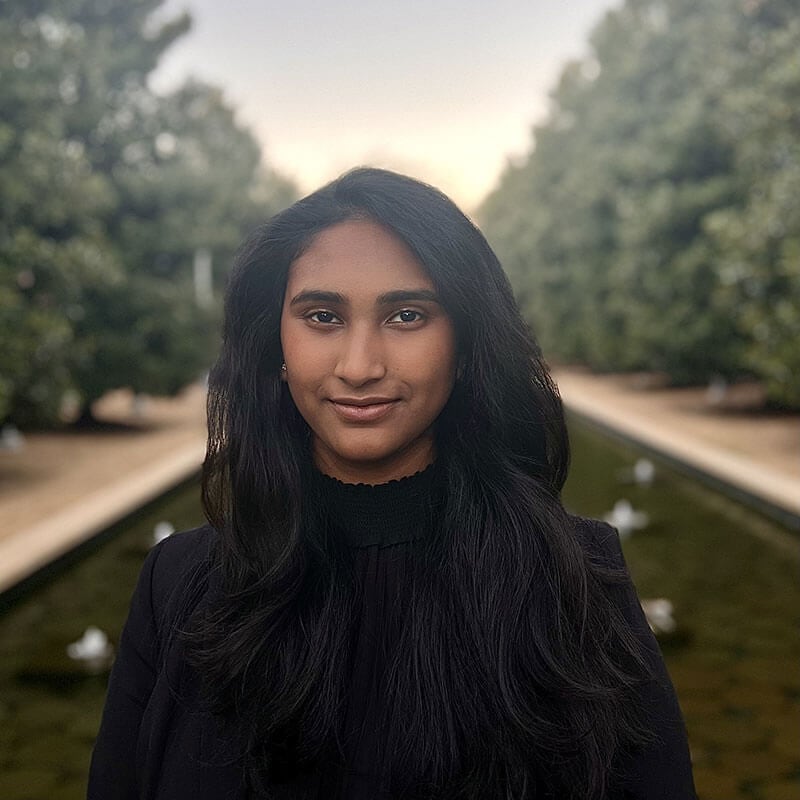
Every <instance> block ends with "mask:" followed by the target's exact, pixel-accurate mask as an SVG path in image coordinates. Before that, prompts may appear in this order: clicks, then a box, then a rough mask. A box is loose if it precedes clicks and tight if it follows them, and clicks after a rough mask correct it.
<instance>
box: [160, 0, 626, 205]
mask: <svg viewBox="0 0 800 800" xmlns="http://www.w3.org/2000/svg"><path fill="white" fill-rule="evenodd" d="M618 4H619V0H617V1H616V2H615V0H566V1H565V0H494V2H489V0H457V1H456V0H425V1H424V2H423V1H422V0H403V2H399V1H396V2H389V0H372V1H371V2H364V0H352V1H351V2H331V1H330V0H328V2H324V1H323V0H317V2H311V1H310V0H295V1H294V2H287V0H283V2H275V0H261V2H258V0H226V2H220V0H168V1H167V3H166V4H165V6H164V12H165V13H166V14H167V15H171V14H172V13H174V12H178V11H181V10H188V11H189V12H190V14H191V15H192V17H193V20H194V26H193V29H192V31H191V32H190V33H189V34H188V35H187V36H185V37H184V38H183V39H182V40H180V41H179V42H177V43H176V44H175V45H173V47H172V48H171V49H170V50H169V51H168V53H167V55H166V56H165V58H164V61H163V62H162V64H161V66H160V67H159V70H158V72H157V74H156V76H155V81H154V85H155V86H156V88H159V89H167V88H169V87H170V86H173V85H175V84H176V83H177V82H179V81H181V80H182V79H183V78H185V77H187V76H189V75H195V76H197V77H200V78H203V79H205V80H208V81H211V82H213V83H215V84H217V85H220V86H222V87H223V88H224V89H225V95H226V97H227V99H228V100H229V101H230V102H231V103H233V105H234V106H235V107H236V108H237V109H238V110H239V118H240V119H241V121H242V122H244V123H246V124H247V125H248V126H249V127H250V128H251V129H252V130H253V132H254V133H255V134H256V136H257V137H258V138H259V140H260V141H261V142H262V144H263V147H264V151H265V155H266V158H267V160H268V161H269V162H270V163H271V164H273V165H274V166H275V167H276V168H277V169H279V170H280V171H281V172H283V173H284V174H286V175H288V176H289V177H292V178H294V179H295V180H296V181H297V183H298V184H299V186H300V188H301V189H302V190H304V191H310V190H312V189H314V188H316V187H317V186H319V185H321V184H322V183H324V182H325V181H327V180H330V179H331V178H333V177H335V176H336V175H338V174H339V173H340V172H342V171H344V170H345V169H348V168H349V167H351V166H355V165H357V164H375V165H378V166H385V167H390V168H394V169H399V170H401V171H404V172H408V173H410V174H412V175H415V176H417V177H420V178H423V179H425V180H428V181H430V182H432V183H434V184H436V185H438V186H439V187H440V188H441V189H443V190H444V191H445V192H447V193H448V194H450V195H451V196H452V197H453V199H455V200H456V201H457V202H459V203H460V204H462V205H463V206H464V208H465V209H467V210H472V209H473V208H474V207H475V206H476V205H477V204H478V203H479V202H480V200H481V198H482V197H483V196H484V195H485V194H486V192H487V191H489V189H491V187H492V186H493V184H494V183H495V181H496V179H497V177H498V175H499V174H500V172H501V170H502V168H503V166H504V164H505V162H506V159H507V158H508V157H509V156H511V157H513V156H515V155H520V154H522V153H524V152H526V150H527V149H528V147H529V144H530V128H531V125H532V124H533V123H534V122H536V121H538V120H540V119H541V118H542V116H543V115H544V114H545V112H546V110H547V103H548V92H549V91H550V90H551V89H552V88H553V86H554V84H555V81H556V80H557V78H558V75H559V73H560V71H561V68H562V66H563V65H564V63H565V62H566V61H567V60H569V59H572V58H576V57H580V56H582V55H584V54H585V53H586V48H587V37H588V34H589V32H590V30H591V29H592V27H594V25H595V24H596V23H597V22H598V21H599V20H600V19H601V18H602V16H603V14H604V13H605V11H606V10H608V9H609V8H611V7H614V6H616V5H618Z"/></svg>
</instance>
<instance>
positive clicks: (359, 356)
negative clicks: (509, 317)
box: [281, 220, 456, 483]
mask: <svg viewBox="0 0 800 800" xmlns="http://www.w3.org/2000/svg"><path fill="white" fill-rule="evenodd" d="M281 344H282V346H283V355H284V361H285V363H286V371H285V372H284V373H283V376H284V379H285V380H286V381H287V383H288V385H289V391H290V392H291V395H292V398H293V400H294V402H295V404H296V406H297V408H298V410H299V411H300V413H301V414H302V415H303V418H304V419H305V421H306V422H307V423H308V425H309V427H310V428H311V430H312V432H313V434H314V459H315V463H316V465H317V467H318V468H319V469H320V470H321V471H322V472H324V473H326V474H328V475H331V476H333V477H335V478H338V479H339V480H342V481H345V482H346V483H384V482H386V481H389V480H393V479H396V478H401V477H405V476H407V475H411V474H413V473H414V472H417V471H418V470H420V469H423V468H424V467H426V466H427V465H428V464H430V463H431V461H432V460H433V457H434V438H433V424H434V421H435V420H436V418H437V417H438V415H439V412H440V411H441V410H442V408H443V407H444V405H445V403H446V402H447V399H448V398H449V397H450V393H451V391H452V389H453V382H454V379H455V363H456V354H455V335H454V331H453V325H452V322H451V320H450V318H449V317H448V315H447V314H446V313H445V311H444V309H443V308H442V306H441V305H440V304H439V301H438V299H437V296H436V290H435V289H434V286H433V283H432V282H431V280H430V278H429V277H428V276H427V274H426V273H425V270H424V269H423V268H422V265H421V264H420V263H419V262H418V261H417V259H416V258H415V257H414V256H413V255H412V253H411V252H410V251H409V249H408V247H407V246H406V245H405V243H404V242H402V241H401V240H400V239H399V238H398V237H396V236H395V235H394V234H393V233H391V232H390V231H388V230H387V229H386V228H383V227H382V226H380V225H378V224H377V223H374V222H371V221H367V220H350V221H347V222H342V223H339V224H336V225H333V226H332V227H330V228H327V229H325V230H324V231H322V232H321V233H320V234H318V235H317V236H316V238H315V239H314V240H313V242H312V244H311V246H310V247H308V249H307V250H306V251H305V252H304V253H303V255H302V256H300V258H298V259H297V260H296V261H295V262H294V264H292V267H291V269H290V271H289V278H288V283H287V287H286V295H285V297H284V301H283V312H282V316H281Z"/></svg>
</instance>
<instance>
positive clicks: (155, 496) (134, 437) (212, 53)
mask: <svg viewBox="0 0 800 800" xmlns="http://www.w3.org/2000/svg"><path fill="white" fill-rule="evenodd" d="M799 54H800V0H703V2H701V3H698V2H696V0H573V2H570V3H568V4H566V3H559V2H556V0H541V1H540V2H536V3H530V2H522V0H498V2H495V3H493V4H491V5H489V4H487V3H485V2H478V1H477V0H461V2H459V3H455V2H452V1H451V0H441V1H440V2H435V3H421V2H417V1H416V0H411V2H406V3H403V4H400V3H390V2H387V1H386V0H374V2H371V3H365V2H360V1H356V2H351V3H347V4H344V3H341V4H340V3H333V2H328V3H325V2H319V1H317V2H306V1H304V0H300V2H296V3H293V4H286V3H274V2H256V0H231V1H230V2H226V3H219V2H217V3H215V2H213V1H212V0H167V2H159V0H3V1H2V2H0V342H2V347H0V426H2V429H1V431H0V521H1V522H2V524H1V525H0V797H3V798H10V799H11V800H38V798H63V800H67V799H68V798H69V799H72V798H80V797H82V796H83V793H84V791H85V775H86V769H87V764H88V758H89V754H90V751H91V746H92V741H93V738H94V735H95V733H96V730H97V725H98V721H99V714H100V711H101V709H102V702H103V692H104V688H105V681H106V678H107V674H108V668H109V665H110V663H111V660H112V659H113V647H114V644H115V642H116V640H117V637H118V635H119V630H120V627H121V625H122V622H123V620H124V616H125V613H126V609H127V603H128V599H129V597H130V592H131V590H132V588H133V583H134V581H135V577H136V574H137V572H138V569H139V567H140V565H141V561H142V559H143V557H144V555H145V554H146V552H147V549H148V548H149V547H150V546H152V544H153V542H154V541H156V540H157V539H159V538H160V537H163V536H166V535H169V534H170V532H171V531H173V530H174V529H176V528H177V529H180V528H185V527H189V526H192V525H195V524H199V523H200V522H201V521H202V513H201V511H200V508H199V500H198V491H197V483H196V475H197V470H198V466H199V463H200V460H201V458H202V445H203V436H204V417H203V413H204V389H203V384H202V381H203V375H204V374H205V372H206V371H207V370H208V368H209V367H210V365H211V363H212V362H213V359H214V356H215V352H216V348H217V343H218V329H219V322H220V302H221V294H222V290H223V289H224V285H225V280H226V273H227V270H228V268H229V265H230V262H231V258H232V255H233V253H234V251H235V248H236V246H237V244H238V243H239V242H240V241H241V240H242V238H243V237H244V236H245V234H246V233H247V232H248V231H250V230H251V229H252V228H253V227H254V226H255V225H257V224H258V223H259V222H261V221H263V220H264V219H266V218H267V217H269V216H270V215H271V214H272V213H274V212H275V211H277V210H279V209H280V208H283V207H285V206H286V205H288V204H289V203H291V202H292V201H293V200H295V199H297V198H298V197H300V196H302V195H303V194H304V193H307V192H309V191H312V190H313V189H315V188H317V187H318V186H319V185H321V184H322V183H324V182H326V181H328V180H330V179H332V178H334V177H336V176H337V175H338V174H340V173H341V172H343V171H344V170H346V169H348V168H350V167H352V166H356V165H358V164H372V165H376V166H384V167H388V168H391V169H396V170H399V171H403V172H407V173H409V174H411V175H414V176H415V177H418V178H421V179H423V180H426V181H428V182H431V183H433V184H435V185H437V186H438V187H439V188H441V189H442V190H444V191H445V192H446V193H447V194H449V195H450V196H451V197H452V198H453V199H454V200H455V201H456V202H457V203H458V204H459V205H460V206H461V207H462V208H463V209H464V210H465V211H467V212H468V213H469V214H470V215H471V216H472V217H473V218H474V219H475V221H476V222H477V223H478V224H479V225H480V227H481V228H482V230H483V231H484V232H485V233H486V235H487V237H488V239H489V241H490V242H491V244H492V246H493V247H494V248H495V249H496V251H497V253H498V255H499V256H500V259H501V261H502V263H503V264H504V266H505V267H506V270H507V271H508V273H509V276H510V277H511V280H512V283H513V285H514V289H515V292H516V294H517V297H518V300H519V303H520V305H521V307H522V309H523V312H524V313H525V316H526V317H527V318H528V320H529V322H530V324H531V326H532V328H533V330H534V332H535V333H536V335H537V337H538V338H539V341H540V343H541V344H542V347H543V350H544V352H545V354H546V355H547V357H548V359H549V360H550V361H551V362H552V363H553V364H554V365H555V374H556V377H557V379H558V381H559V385H560V386H561V390H562V395H563V396H564V400H565V403H566V405H567V408H568V410H569V412H570V418H569V421H570V431H571V436H572V440H573V445H574V468H573V472H572V476H571V478H570V482H569V484H568V486H567V488H566V491H565V502H566V503H567V505H568V506H569V507H570V508H571V509H573V510H575V511H577V512H579V513H583V514H588V515H592V516H596V517H604V516H605V517H607V518H608V519H610V520H611V521H612V522H614V524H615V525H617V527H618V529H619V530H620V533H621V535H622V536H623V538H624V547H625V553H626V557H627V559H628V562H629V565H630V568H631V572H632V574H633V577H634V580H635V581H636V584H637V587H638V588H639V591H640V594H641V595H642V597H643V599H644V601H645V606H646V610H647V611H648V616H649V618H650V621H651V625H652V626H653V627H654V629H655V630H656V633H657V634H658V635H659V637H660V638H661V642H662V647H663V649H664V652H665V655H666V657H667V661H668V664H669V667H670V670H671V673H672V675H673V679H674V680H675V683H676V687H677V689H678V692H679V696H680V699H681V703H682V707H683V709H684V713H685V716H686V720H687V726H688V729H689V736H690V742H691V746H692V757H693V761H694V765H695V773H696V779H697V784H698V789H699V792H700V797H701V798H703V799H704V800H712V799H713V798H719V799H720V800H728V799H729V798H753V799H755V800H759V799H761V800H789V799H790V798H794V799H795V800H797V799H798V798H800V660H799V659H800V639H799V638H798V630H797V624H798V622H800V611H799V610H798V609H800V586H799V585H798V580H797V577H798V564H800V536H799V535H798V528H800V489H798V487H800V458H799V457H800V55H799Z"/></svg>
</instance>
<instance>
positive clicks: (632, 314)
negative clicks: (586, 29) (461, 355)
mask: <svg viewBox="0 0 800 800" xmlns="http://www.w3.org/2000/svg"><path fill="white" fill-rule="evenodd" d="M793 5H794V4H793V3H792V2H779V0H774V2H769V0H764V1H763V2H760V1H759V0H750V2H748V3H745V4H744V6H740V5H738V4H731V3H729V2H727V0H708V2H704V3H702V4H698V3H694V2H689V0H670V1H669V2H664V1H663V0H628V2H626V3H625V5H624V6H623V7H622V8H620V9H618V10H616V11H613V12H610V13H609V14H608V15H607V16H606V18H605V19H604V20H603V21H602V22H601V24H600V25H599V26H598V27H597V28H596V30H595V31H594V33H593V35H592V38H591V54H590V56H589V57H588V58H586V59H585V60H583V61H581V62H576V63H574V64H571V65H568V66H567V68H566V69H565V70H564V72H563V74H562V77H561V80H560V82H559V85H558V86H557V87H556V89H555V90H554V92H553V95H552V98H553V100H552V110H551V114H550V117H549V119H548V120H547V121H546V122H545V123H544V124H543V125H542V126H541V127H539V128H538V129H536V130H535V131H534V145H535V146H534V148H533V149H532V151H531V153H530V155H529V157H528V158H527V160H526V161H525V162H524V163H522V164H520V165H514V166H509V168H508V169H507V170H506V172H505V174H504V175H503V177H502V179H501V181H500V184H499V186H498V188H497V190H496V191H495V192H494V193H493V194H492V195H491V196H490V197H489V198H488V199H487V201H486V202H485V204H484V206H483V208H482V211H481V214H480V216H481V219H482V221H483V223H484V226H485V228H486V230H487V233H488V234H489V236H490V238H492V240H493V241H494V242H495V244H496V246H497V249H498V251H499V253H500V254H501V257H502V258H503V260H504V262H505V263H507V264H509V265H510V268H511V269H510V271H511V273H512V278H513V279H514V281H515V285H516V288H517V291H518V294H519V297H520V301H521V303H522V305H523V307H524V309H525V310H526V312H527V313H528V314H529V315H530V317H531V319H532V321H533V325H534V327H535V329H536V330H537V332H538V333H539V335H540V338H541V339H542V341H543V344H544V345H545V348H546V350H547V351H548V352H550V353H552V354H555V355H556V356H557V357H560V358H562V359H569V360H576V361H581V362H584V363H588V364H589V365H591V366H593V367H596V368H601V369H660V370H664V371H666V372H668V373H669V374H670V375H671V376H672V378H673V380H676V381H679V382H695V381H705V380H707V379H708V378H709V377H711V376H712V375H716V374H718V375H724V376H730V377H734V376H736V375H740V374H742V373H751V374H752V373H753V372H755V373H756V374H759V375H763V376H764V377H766V373H765V372H764V369H765V368H766V365H767V363H768V362H769V359H768V358H767V357H766V356H765V355H764V354H763V353H761V354H760V355H759V356H758V357H755V356H754V352H755V350H754V348H753V337H754V331H755V330H756V328H757V327H758V325H756V324H751V323H748V322H746V320H748V319H751V317H752V318H755V317H754V312H751V311H745V306H748V305H749V306H752V303H749V301H747V302H746V301H745V298H744V296H743V294H744V293H743V291H742V290H741V287H740V289H739V290H738V291H731V290H729V289H730V284H731V281H730V280H729V279H730V275H731V274H732V272H731V268H726V267H725V266H724V265H725V263H727V262H728V261H729V260H730V259H731V258H734V256H733V255H732V253H733V252H734V251H735V252H736V253H738V254H739V256H742V255H743V251H742V249H741V248H740V247H739V246H738V245H736V244H735V243H733V242H732V241H731V240H730V237H729V236H728V238H726V235H725V234H724V233H723V231H724V230H726V229H727V230H728V231H729V233H730V232H732V231H737V230H738V231H740V232H741V231H743V230H744V228H745V225H744V221H743V219H742V217H741V214H742V213H749V212H745V211H744V209H748V208H750V209H752V210H753V213H755V211H754V208H755V207H754V200H753V197H754V195H753V192H754V191H758V189H755V190H754V187H757V186H758V185H759V183H760V182H761V181H760V180H759V179H757V177H756V172H759V170H760V172H759V174H762V175H766V174H768V173H770V170H769V169H767V170H766V171H765V170H764V169H763V167H755V166H754V165H756V164H762V165H763V163H764V161H765V160H766V161H767V162H769V163H777V162H776V158H777V155H776V154H777V153H783V154H784V155H783V158H784V160H783V162H782V163H783V167H784V168H785V167H786V165H787V163H788V161H791V162H792V163H794V164H796V163H797V161H796V158H795V156H794V155H791V157H787V156H786V153H787V152H791V153H792V154H794V153H796V151H795V150H793V149H791V147H793V145H790V144H789V143H790V142H796V141H797V123H796V116H793V115H792V114H789V115H787V111H786V110H787V108H792V109H796V108H797V107H798V104H797V95H796V68H795V67H794V61H792V54H793V53H796V52H797V49H798V45H800V38H799V37H798V33H797V22H796V19H795V17H796V14H795V10H796V9H794V10H793V9H792V6H793ZM766 43H769V45H767V44H766ZM780 53H783V54H784V55H783V56H780ZM781 58H783V59H784V61H783V62H782V63H783V66H779V62H781ZM771 71H773V72H774V76H773V78H772V79H770V78H769V75H770V74H771ZM793 81H794V83H793ZM778 84H780V87H781V88H780V89H779V88H778ZM781 93H782V94H781ZM747 97H749V98H750V106H749V108H748V111H747V113H746V114H743V113H742V112H743V108H744V107H745V106H746V101H745V98H747ZM779 98H780V99H779ZM792 100H793V101H794V104H793V105H792ZM743 104H745V106H743ZM770 108H771V109H772V110H771V111H770V110H769V109H770ZM781 114H783V116H782V117H781V116H780V115H781ZM744 116H747V119H748V120H750V121H751V123H752V124H751V125H750V127H751V128H753V126H755V125H756V123H755V122H753V120H754V119H761V120H762V123H761V124H767V123H766V122H764V120H767V119H769V120H770V122H769V123H768V124H769V125H770V126H771V128H774V129H775V130H774V135H773V136H772V138H770V137H765V136H764V135H762V133H763V132H760V131H757V130H751V131H750V132H749V133H748V135H743V130H744V128H745V127H747V126H746V125H745V124H744V120H743V117H744ZM770 141H774V142H781V144H780V145H779V144H773V145H771V144H770V143H769V142H770ZM787 148H789V150H788V151H787ZM770 152H771V153H772V155H769V153H770ZM748 153H749V154H748ZM748 165H750V166H748ZM773 172H774V170H773ZM790 172H791V170H790ZM770 174H771V173H770ZM792 174H793V173H792ZM779 177H780V180H781V181H787V180H788V181H789V182H791V181H793V180H795V179H794V178H792V177H790V176H787V175H786V172H785V169H781V170H780V176H779ZM776 180H777V175H776ZM770 185H772V184H770ZM782 185H784V189H783V190H782V191H784V192H785V194H784V195H782V196H788V192H787V191H786V189H787V187H786V186H785V184H782ZM792 185H794V184H792ZM761 191H762V192H765V191H767V190H766V189H763V188H762V190H761ZM789 216H791V215H790V214H787V212H786V209H784V212H783V217H782V218H783V219H784V220H786V219H787V218H788V217H789ZM792 224H795V225H796V223H792ZM795 230H797V228H795ZM786 233H787V232H786V231H785V230H783V231H781V240H782V242H783V243H784V244H785V245H786V246H788V247H789V248H790V249H791V237H787V235H786ZM725 252H727V253H728V255H725ZM748 258H749V259H750V260H749V261H748V263H747V267H746V269H745V272H746V273H747V274H748V275H752V273H753V272H755V271H758V270H759V269H761V267H759V266H758V264H757V262H754V261H753V260H752V256H748ZM778 260H779V261H780V263H782V264H784V267H782V268H780V269H783V270H784V272H785V271H786V270H787V269H790V267H789V266H788V265H789V264H790V263H796V260H795V261H794V262H791V259H790V258H789V257H788V256H786V255H784V256H783V257H782V260H781V259H778ZM762 263H763V259H762ZM771 263H772V262H771ZM775 263H777V262H775ZM776 269H777V268H776V267H775V265H774V264H773V266H771V267H769V268H768V269H767V271H768V272H769V273H770V275H772V276H773V277H774V275H775V274H776ZM780 269H778V271H780ZM726 281H727V283H726ZM766 283H769V284H770V289H769V291H767V290H766V289H765V292H766V295H769V296H770V298H772V299H776V298H777V297H778V296H779V295H778V294H776V293H775V290H776V289H777V287H778V284H780V285H782V286H783V287H784V288H786V286H787V279H786V278H784V279H782V283H781V281H778V282H777V283H775V282H772V283H770V281H766V282H764V285H765V286H766ZM748 285H750V286H751V287H752V281H751V282H750V283H749V284H748ZM726 286H727V287H728V288H727V289H726ZM794 296H797V294H796V293H795V295H794ZM788 304H789V305H792V306H793V303H792V302H791V301H789V303H788ZM765 307H766V306H765ZM793 307H794V306H793ZM755 316H758V315H757V314H755ZM795 318H796V314H795V313H794V311H793V310H791V309H789V308H786V309H785V313H784V315H783V317H782V319H786V320H789V319H792V320H794V319H795ZM761 319H762V321H763V315H762V317H761ZM781 325H783V327H781ZM781 325H778V324H776V325H773V328H772V329H773V331H774V333H775V335H776V336H778V337H779V338H782V341H784V342H786V345H787V347H789V346H790V345H789V342H790V341H791V326H790V325H786V324H783V323H781ZM778 328H780V330H781V331H782V332H781V333H778ZM761 331H762V334H763V331H764V327H763V326H762V327H761ZM779 350H780V348H779V347H778V346H777V344H773V345H771V352H773V353H775V352H778V351H779ZM748 353H750V355H748ZM779 358H780V359H782V358H783V356H780V357H779ZM773 363H774V362H773ZM770 385H772V384H770ZM795 402H800V397H799V398H798V400H797V401H795Z"/></svg>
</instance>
